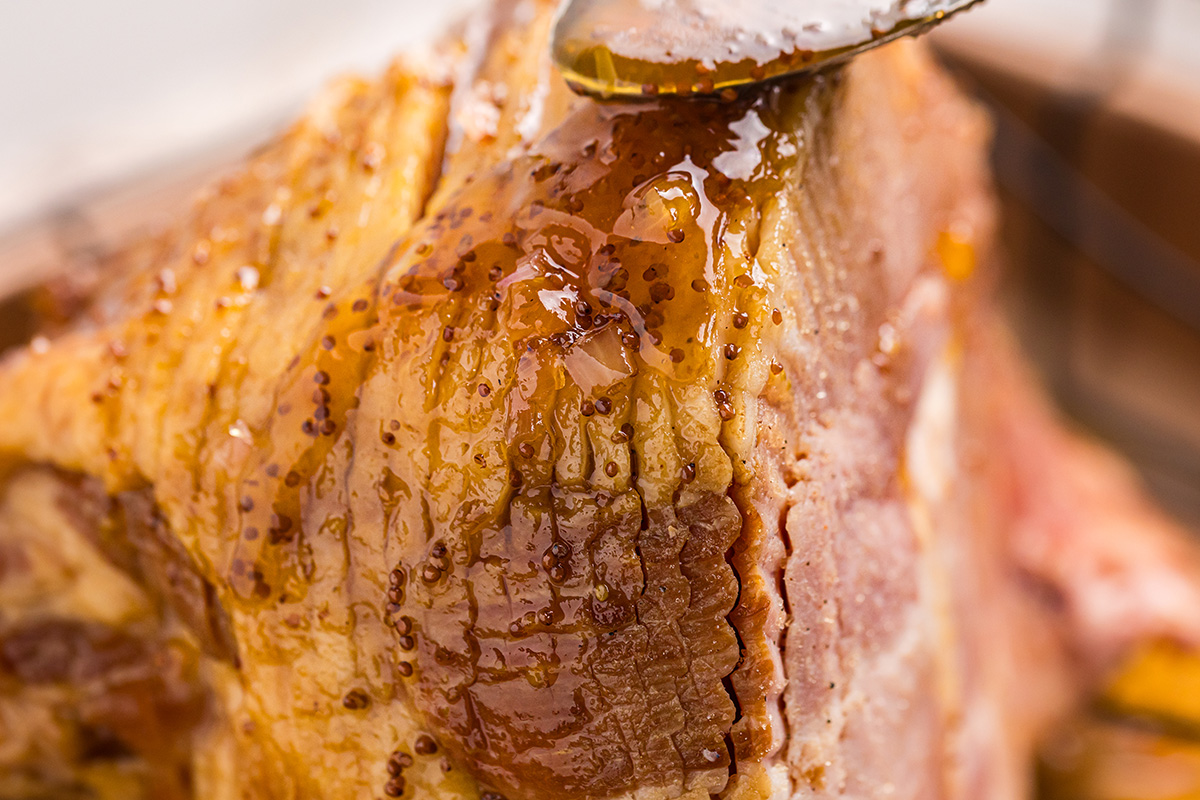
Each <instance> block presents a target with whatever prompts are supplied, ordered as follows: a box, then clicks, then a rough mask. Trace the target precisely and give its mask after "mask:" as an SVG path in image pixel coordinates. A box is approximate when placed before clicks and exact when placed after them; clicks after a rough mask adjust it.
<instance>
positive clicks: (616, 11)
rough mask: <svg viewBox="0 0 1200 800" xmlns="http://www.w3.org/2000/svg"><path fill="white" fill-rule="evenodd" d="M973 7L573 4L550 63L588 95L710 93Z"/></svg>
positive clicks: (807, 66) (643, 1)
mask: <svg viewBox="0 0 1200 800" xmlns="http://www.w3.org/2000/svg"><path fill="white" fill-rule="evenodd" d="M975 2H977V0H803V2H795V1H793V2H774V1H773V0H752V1H748V2H737V3H730V2H724V1H723V0H573V2H570V3H568V4H567V6H566V8H565V9H564V11H563V13H562V16H561V17H560V18H559V20H558V23H557V26H556V28H555V31H554V39H553V48H554V58H555V61H556V62H557V63H558V66H559V68H560V69H561V70H562V72H563V75H564V77H566V79H567V82H568V83H570V84H571V86H572V88H574V89H576V90H577V91H581V92H586V93H589V94H594V95H599V96H605V97H608V96H637V95H655V94H679V95H687V94H712V93H713V92H720V91H722V90H728V89H730V88H731V87H735V86H739V85H743V84H747V83H754V82H757V81H761V80H765V79H768V78H773V77H778V76H780V75H785V74H789V73H795V72H804V71H808V70H811V69H814V68H816V67H818V66H825V65H829V64H833V63H837V62H838V61H841V60H843V59H845V58H848V57H849V56H852V55H854V54H855V53H858V52H861V51H862V50H864V49H867V48H869V47H873V46H876V45H878V44H882V43H883V42H886V41H888V40H890V39H894V38H896V37H899V36H904V35H907V34H911V33H916V32H918V31H920V30H923V29H925V28H926V27H928V26H930V25H932V24H935V23H938V22H940V21H942V20H943V19H944V18H945V17H947V16H948V15H949V14H951V13H955V12H957V11H960V10H963V9H965V8H967V7H969V6H971V5H974V4H975Z"/></svg>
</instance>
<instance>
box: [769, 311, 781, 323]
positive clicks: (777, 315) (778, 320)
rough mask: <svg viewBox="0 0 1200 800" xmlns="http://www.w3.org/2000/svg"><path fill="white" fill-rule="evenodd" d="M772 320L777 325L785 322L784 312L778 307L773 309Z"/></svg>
mask: <svg viewBox="0 0 1200 800" xmlns="http://www.w3.org/2000/svg"><path fill="white" fill-rule="evenodd" d="M771 322H774V323H775V324H776V325H782V324H783V312H782V311H780V310H779V309H778V308H776V309H773V310H772V311H771Z"/></svg>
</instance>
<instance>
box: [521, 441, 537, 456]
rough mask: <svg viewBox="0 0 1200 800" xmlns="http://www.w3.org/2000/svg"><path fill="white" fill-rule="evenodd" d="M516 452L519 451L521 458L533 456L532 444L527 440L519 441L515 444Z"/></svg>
mask: <svg viewBox="0 0 1200 800" xmlns="http://www.w3.org/2000/svg"><path fill="white" fill-rule="evenodd" d="M517 452H518V453H520V454H521V456H522V457H523V458H533V445H531V444H530V443H529V442H521V444H519V445H518V446H517Z"/></svg>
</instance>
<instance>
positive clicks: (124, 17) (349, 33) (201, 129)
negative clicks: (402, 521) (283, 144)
mask: <svg viewBox="0 0 1200 800" xmlns="http://www.w3.org/2000/svg"><path fill="white" fill-rule="evenodd" d="M474 2H475V0H433V1H431V0H340V2H336V3H334V2H329V0H208V2H195V1H194V2H178V1H177V0H0V11H3V24H2V25H0V230H3V229H7V228H10V227H12V226H13V225H14V224H17V223H19V221H21V220H24V219H28V218H30V217H33V216H36V215H37V214H39V213H41V212H43V211H44V210H46V209H47V208H48V207H50V206H52V205H54V204H56V203H60V202H63V201H65V200H66V199H68V198H70V197H71V196H72V195H73V194H75V193H77V192H79V191H83V190H86V189H89V188H93V187H97V186H101V185H103V184H105V183H107V182H109V181H113V180H118V179H121V178H124V177H127V176H130V175H136V174H137V173H139V172H145V171H147V170H152V169H154V168H155V167H156V166H158V165H161V164H164V163H169V162H171V161H172V160H175V159H179V158H186V157H187V156H188V155H189V154H191V153H196V152H202V151H204V150H207V149H211V148H213V147H216V146H220V145H222V144H228V143H229V142H231V141H235V142H240V141H241V140H243V139H247V140H250V139H251V138H261V137H263V136H265V135H266V133H267V132H269V131H270V130H271V129H272V128H273V127H275V126H277V125H280V124H282V123H283V122H285V121H286V120H287V119H288V117H289V116H291V115H293V114H294V113H295V112H296V111H297V110H298V109H299V107H300V106H301V105H302V103H303V102H304V100H305V99H306V98H308V97H311V96H312V95H313V93H314V92H315V91H316V90H317V89H318V88H319V87H320V86H321V85H322V84H323V83H324V82H325V81H327V80H328V79H329V78H330V77H332V76H334V75H337V74H338V73H340V72H344V71H346V70H348V69H354V70H358V71H366V72H371V71H376V70H378V69H379V68H380V67H381V66H382V65H383V64H385V63H386V61H387V60H388V58H389V57H390V56H391V55H393V54H394V53H396V52H398V51H401V50H405V49H410V48H412V47H414V46H419V45H420V44H421V43H423V42H427V41H428V40H429V38H430V36H432V35H433V34H434V33H435V32H436V31H438V30H439V29H440V28H441V27H442V26H443V25H444V24H445V23H446V22H447V21H449V20H450V19H452V18H453V17H454V16H456V15H458V14H460V13H462V11H463V10H464V9H466V8H468V7H470V6H471V5H472V4H473V3H474Z"/></svg>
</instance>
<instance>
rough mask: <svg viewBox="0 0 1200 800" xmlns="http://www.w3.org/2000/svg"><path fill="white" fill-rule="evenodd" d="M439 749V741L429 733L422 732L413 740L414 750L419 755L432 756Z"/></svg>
mask: <svg viewBox="0 0 1200 800" xmlns="http://www.w3.org/2000/svg"><path fill="white" fill-rule="evenodd" d="M437 751H438V746H437V742H435V741H434V740H433V737H432V736H430V735H429V734H427V733H422V734H421V735H420V736H418V737H417V741H415V742H413V752H415V753H416V754H417V755H419V756H431V755H433V754H434V753H436V752H437Z"/></svg>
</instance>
